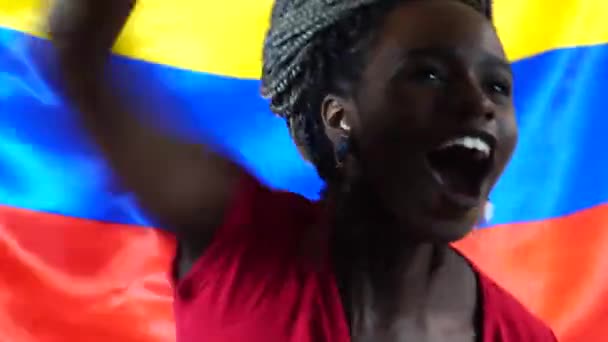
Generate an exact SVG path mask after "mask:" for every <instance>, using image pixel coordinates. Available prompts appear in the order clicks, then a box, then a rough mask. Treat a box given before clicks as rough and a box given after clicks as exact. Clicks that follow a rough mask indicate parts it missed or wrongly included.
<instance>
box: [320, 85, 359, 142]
mask: <svg viewBox="0 0 608 342" xmlns="http://www.w3.org/2000/svg"><path fill="white" fill-rule="evenodd" d="M352 109H353V106H352V103H351V101H349V100H346V99H345V98H343V97H339V96H336V95H327V96H326V97H325V98H324V99H323V102H322V103H321V117H322V118H323V125H324V127H325V132H326V134H327V135H328V137H329V138H330V139H331V140H334V139H333V138H334V137H335V136H337V135H348V134H349V133H350V130H351V123H350V120H349V118H351V117H352V115H353V113H352Z"/></svg>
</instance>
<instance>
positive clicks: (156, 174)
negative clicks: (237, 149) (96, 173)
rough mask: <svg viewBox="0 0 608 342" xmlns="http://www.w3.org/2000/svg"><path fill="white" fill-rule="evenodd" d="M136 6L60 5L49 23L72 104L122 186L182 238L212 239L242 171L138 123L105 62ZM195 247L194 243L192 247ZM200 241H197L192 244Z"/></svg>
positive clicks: (130, 1) (123, 1)
mask: <svg viewBox="0 0 608 342" xmlns="http://www.w3.org/2000/svg"><path fill="white" fill-rule="evenodd" d="M134 3H135V0H103V1H101V0H60V1H58V2H57V4H56V7H55V8H54V11H53V13H52V15H51V19H50V31H51V36H52V40H53V43H54V45H55V47H56V51H57V54H58V58H59V67H60V70H61V75H62V79H63V84H64V88H65V92H66V95H67V98H68V99H69V100H70V101H71V103H72V104H73V105H74V106H75V108H76V109H77V110H78V111H79V113H80V115H81V119H82V123H83V125H84V127H86V129H87V130H88V132H89V133H90V135H91V136H92V137H93V139H94V141H95V142H96V143H97V145H98V146H99V147H100V148H101V150H102V152H103V153H104V156H105V157H106V159H107V160H108V162H109V163H110V165H111V167H112V168H113V169H114V171H115V172H116V173H117V175H118V176H119V179H120V180H121V181H122V182H123V185H124V186H126V187H127V188H128V189H131V190H132V191H134V192H135V194H136V196H137V199H138V201H139V203H140V205H141V206H142V207H143V208H144V209H146V210H147V211H148V212H149V213H150V214H151V215H154V216H155V218H156V219H158V220H159V222H160V223H161V224H163V225H166V226H168V227H171V228H174V229H176V230H177V233H178V235H180V236H179V237H180V238H181V239H186V240H192V239H195V240H196V239H198V240H199V241H200V240H203V241H205V240H208V238H209V237H210V235H211V234H212V233H213V231H214V229H215V227H216V226H217V225H219V223H220V221H221V219H222V216H223V212H224V209H225V206H226V204H227V202H228V201H229V199H230V197H231V195H232V193H233V192H234V190H235V187H236V181H237V179H238V178H239V177H240V174H241V173H242V172H244V171H243V170H241V168H239V167H238V166H236V165H235V164H234V163H232V162H231V161H230V160H228V159H226V158H224V157H222V156H220V155H218V154H216V153H214V152H213V151H211V149H210V148H208V147H206V146H203V145H194V144H189V143H186V142H183V141H180V140H179V139H177V138H175V137H171V136H170V135H168V134H165V133H163V132H162V131H160V130H157V129H155V128H153V127H151V126H148V125H145V124H144V123H142V122H140V121H139V120H137V119H136V117H138V116H137V115H133V114H135V113H137V112H136V110H137V109H136V108H133V106H132V105H131V103H130V102H129V101H127V99H126V98H123V97H121V96H120V94H113V93H112V86H111V82H110V81H111V80H110V76H111V75H110V72H109V70H107V63H106V62H107V60H108V57H109V55H110V49H111V47H112V45H113V44H114V41H115V39H116V37H117V36H118V34H119V32H120V31H121V29H122V27H123V26H124V24H125V22H126V21H127V18H128V16H129V13H130V11H131V8H132V7H133V5H134ZM193 242H194V241H193ZM194 243H196V242H194Z"/></svg>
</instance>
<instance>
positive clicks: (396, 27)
mask: <svg viewBox="0 0 608 342" xmlns="http://www.w3.org/2000/svg"><path fill="white" fill-rule="evenodd" d="M132 5H133V2H132V1H127V0H106V1H104V2H101V1H94V0H88V1H84V0H80V1H77V0H73V1H67V0H66V1H63V2H62V3H60V4H59V5H58V7H57V8H56V11H55V14H56V16H55V17H53V18H52V21H51V31H52V36H53V39H54V42H55V44H56V46H57V50H58V54H59V61H60V66H61V70H62V72H63V76H64V80H65V85H66V92H67V95H68V96H69V98H70V99H71V100H72V102H73V103H74V105H75V106H76V107H77V108H78V109H79V111H80V112H81V113H82V119H83V123H84V124H85V126H86V127H87V128H88V130H89V132H90V133H91V134H92V136H93V137H94V138H95V141H96V142H97V143H98V145H99V146H100V147H101V148H102V150H103V152H104V153H105V155H106V157H107V159H108V161H109V162H110V164H111V165H112V166H113V168H114V170H115V171H116V172H117V174H118V175H119V176H120V179H121V180H122V181H123V182H124V185H125V186H127V187H129V188H130V189H132V190H133V191H134V192H135V194H136V195H137V196H138V199H139V201H140V203H141V205H142V206H143V207H144V208H146V209H147V210H148V211H149V212H150V213H151V214H152V215H154V217H156V218H157V219H158V221H159V222H160V223H162V224H164V225H166V226H167V227H171V228H174V229H175V231H176V233H177V236H178V239H179V246H180V248H179V252H178V253H177V257H176V262H175V272H174V280H175V286H176V298H175V314H176V321H177V337H178V341H180V342H185V341H239V342H240V341H251V342H256V341H279V342H290V341H298V342H316V341H332V342H334V341H335V342H345V341H349V340H350V339H352V340H353V341H484V342H489V341H505V342H506V341H513V342H515V341H516V342H521V341H534V342H542V341H555V337H554V336H553V334H552V332H551V331H550V330H549V329H548V328H547V327H545V326H544V325H543V324H542V323H541V322H540V321H539V320H537V319H536V318H534V317H532V315H531V314H530V313H528V312H527V311H526V310H525V309H524V308H523V307H522V306H521V305H520V304H519V303H517V302H516V300H515V299H513V298H512V297H511V296H510V295H509V294H507V293H506V292H505V291H504V290H502V289H501V288H500V287H498V286H497V285H495V284H494V283H493V282H492V281H491V280H489V279H488V278H487V277H486V276H485V275H483V273H481V272H480V271H479V270H478V269H477V268H475V266H474V265H472V264H471V263H470V262H468V261H467V260H466V259H465V258H464V257H463V256H461V255H460V254H458V253H457V252H456V251H454V250H453V249H452V248H450V246H449V243H450V242H452V241H455V240H457V239H460V238H462V237H463V236H465V235H466V234H467V233H468V232H469V231H470V230H471V229H472V227H473V226H474V225H475V224H476V223H477V222H478V220H479V219H480V217H481V215H482V214H483V209H484V207H485V205H486V199H487V196H488V194H489V192H490V190H491V188H492V186H493V185H494V183H495V182H496V180H497V178H498V176H499V175H500V173H501V172H502V170H503V169H504V167H505V165H506V163H507V161H508V160H509V158H510V156H511V154H512V152H513V149H514V147H515V143H516V140H517V128H516V123H515V118H514V113H513V111H514V109H513V99H512V92H511V88H512V84H511V83H512V75H511V70H510V67H509V64H508V62H507V59H506V57H505V53H504V51H503V48H502V45H501V43H500V41H499V39H498V37H497V35H496V32H495V30H494V28H493V26H492V23H491V16H490V13H491V9H490V5H489V3H486V2H484V3H479V2H478V1H476V0H470V1H464V0H406V1H381V0H349V1H346V0H344V1H338V0H334V1H329V0H307V1H304V0H302V1H296V0H279V1H278V2H277V3H276V4H275V6H274V9H273V12H272V19H271V28H270V30H269V32H268V35H267V39H266V41H265V46H264V70H263V77H262V85H263V86H262V92H263V95H265V96H267V97H268V98H269V99H270V101H271V108H272V110H273V111H274V112H275V113H277V114H279V115H281V116H282V117H284V118H285V119H286V121H287V125H288V127H289V129H290V132H291V134H292V136H293V138H294V141H295V142H296V144H297V145H298V147H299V148H300V150H301V151H302V154H303V155H304V157H305V158H307V159H308V160H309V161H311V162H312V163H313V164H314V165H315V166H316V168H317V170H318V173H319V175H320V176H321V177H322V178H323V179H324V180H325V181H326V183H327V186H326V188H325V190H324V192H323V196H322V200H321V201H319V202H317V203H313V202H310V201H308V200H306V199H304V198H302V197H300V196H298V195H295V194H291V193H284V192H279V191H274V190H271V189H269V188H267V187H266V186H264V185H262V184H260V183H259V182H258V181H257V180H256V179H255V178H254V177H252V176H251V175H249V174H248V173H247V171H245V170H244V169H242V168H241V167H239V166H238V165H236V164H235V163H233V162H231V161H230V160H228V159H227V158H225V157H224V156H222V155H221V154H219V153H216V152H214V150H213V149H212V148H210V147H208V146H199V145H191V144H189V143H187V142H183V141H180V140H179V139H177V138H174V137H171V136H170V135H168V134H165V133H164V132H162V131H159V130H156V129H155V128H153V127H151V126H147V125H145V124H144V123H141V122H138V121H137V120H136V119H135V117H136V115H133V114H132V113H133V112H136V111H137V109H136V108H133V106H130V103H129V102H128V101H125V99H124V98H120V96H118V95H117V94H112V91H111V80H110V79H109V78H108V77H107V76H109V74H110V73H108V72H106V70H105V68H104V66H105V64H106V63H105V62H106V60H107V57H108V56H109V49H110V47H111V45H112V43H113V41H114V39H115V38H116V35H117V34H118V32H119V31H120V29H121V27H122V26H123V24H124V22H125V21H126V19H127V17H128V15H129V12H130V9H131V6H132ZM227 111H229V109H227Z"/></svg>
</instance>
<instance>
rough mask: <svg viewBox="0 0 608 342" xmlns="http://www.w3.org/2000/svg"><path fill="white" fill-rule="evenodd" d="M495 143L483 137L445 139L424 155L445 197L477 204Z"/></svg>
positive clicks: (489, 168) (488, 170) (490, 164)
mask: <svg viewBox="0 0 608 342" xmlns="http://www.w3.org/2000/svg"><path fill="white" fill-rule="evenodd" d="M495 141H496V140H495V139H494V138H493V137H492V136H489V135H486V134H471V135H462V136H458V137H455V138H452V139H449V140H447V141H445V142H443V143H441V144H440V145H439V147H437V148H436V149H434V150H432V151H431V152H429V153H428V155H427V160H428V163H429V166H430V168H431V170H432V173H433V175H434V176H435V178H436V179H437V181H438V182H439V183H440V184H441V185H442V186H444V187H445V188H446V189H447V191H448V193H450V194H453V195H457V196H458V197H459V198H464V199H468V200H469V201H478V200H479V198H480V196H481V192H482V189H483V185H484V183H485V181H486V179H487V177H488V175H489V174H490V171H491V169H492V160H493V155H494V153H493V152H494V146H495Z"/></svg>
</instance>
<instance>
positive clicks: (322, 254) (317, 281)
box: [174, 178, 556, 342]
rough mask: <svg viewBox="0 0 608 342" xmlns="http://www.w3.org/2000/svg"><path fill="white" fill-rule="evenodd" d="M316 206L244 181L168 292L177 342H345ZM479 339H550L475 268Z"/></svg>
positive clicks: (538, 341) (520, 341) (545, 329)
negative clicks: (210, 235) (171, 297)
mask: <svg viewBox="0 0 608 342" xmlns="http://www.w3.org/2000/svg"><path fill="white" fill-rule="evenodd" d="M317 215H318V209H317V206H315V204H314V203H313V202H310V201H308V200H306V199H304V198H302V197H300V196H298V195H295V194H292V193H286V192H275V191H271V190H269V189H268V188H266V187H264V186H262V185H261V184H259V183H258V182H257V181H255V180H254V179H253V178H247V179H245V180H244V181H243V182H242V185H241V187H240V189H239V192H238V195H237V196H236V198H235V200H234V202H233V203H232V206H231V208H230V209H229V210H228V211H227V216H226V218H225V222H224V224H223V225H222V226H221V227H220V228H219V229H218V231H217V232H216V233H215V236H214V239H213V241H212V243H211V244H210V246H209V247H208V248H207V250H206V251H205V253H204V255H203V256H202V257H201V258H200V259H199V260H198V261H197V262H196V263H195V264H194V266H193V267H192V269H191V270H190V272H189V273H188V274H186V275H185V276H184V277H183V278H182V279H181V280H180V281H178V282H177V284H176V286H175V302H174V310H175V318H176V328H177V342H325V341H329V342H349V341H350V336H349V329H348V326H347V323H346V317H345V314H344V310H343V306H342V302H341V297H340V295H339V293H338V289H337V285H336V282H335V278H334V275H333V273H332V269H331V265H330V258H329V250H328V248H327V246H328V244H327V241H324V238H323V236H324V234H315V233H314V232H313V231H311V227H314V226H316V225H314V221H315V217H317ZM475 271H476V272H477V273H478V279H479V286H480V289H481V292H480V293H481V298H480V300H481V303H482V304H481V305H482V315H483V317H482V320H483V324H482V341H484V342H553V341H556V338H555V336H554V335H553V333H552V332H551V330H550V329H549V328H548V327H546V326H545V325H544V324H543V323H542V322H541V321H540V320H538V319H537V318H535V317H534V316H532V314H530V313H529V312H528V311H527V310H526V309H525V308H524V307H523V306H522V305H521V304H519V303H518V302H517V301H516V300H515V299H514V298H513V297H512V296H511V295H509V294H508V293H507V292H505V291H504V290H503V289H501V288H500V287H499V286H497V285H496V284H495V283H494V282H493V281H492V280H490V279H489V278H487V277H486V276H484V275H483V274H482V273H481V272H479V270H475Z"/></svg>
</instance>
